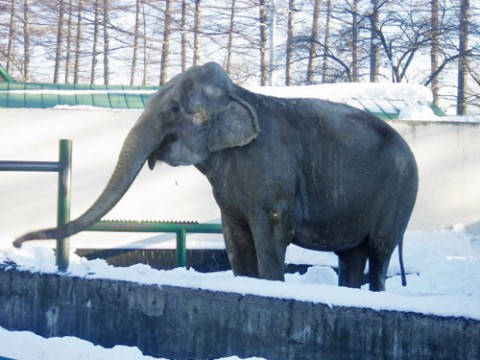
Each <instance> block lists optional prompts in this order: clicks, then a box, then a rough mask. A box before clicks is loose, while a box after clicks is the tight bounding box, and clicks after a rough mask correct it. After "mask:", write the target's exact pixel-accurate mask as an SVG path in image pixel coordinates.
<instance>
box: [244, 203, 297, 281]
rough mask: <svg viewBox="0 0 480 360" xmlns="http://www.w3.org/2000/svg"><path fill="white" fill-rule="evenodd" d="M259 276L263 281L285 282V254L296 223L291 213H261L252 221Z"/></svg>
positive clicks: (277, 211) (270, 211) (273, 211)
mask: <svg viewBox="0 0 480 360" xmlns="http://www.w3.org/2000/svg"><path fill="white" fill-rule="evenodd" d="M250 228H251V230H252V234H253V238H254V242H255V250H256V253H257V263H258V276H259V277H260V278H261V279H269V280H281V281H284V280H285V252H286V250H287V246H288V244H290V242H291V240H292V238H293V235H294V221H293V218H292V216H291V214H290V212H289V211H282V210H277V209H271V210H268V211H264V210H262V211H259V212H257V213H256V214H255V216H254V217H253V218H251V219H250Z"/></svg>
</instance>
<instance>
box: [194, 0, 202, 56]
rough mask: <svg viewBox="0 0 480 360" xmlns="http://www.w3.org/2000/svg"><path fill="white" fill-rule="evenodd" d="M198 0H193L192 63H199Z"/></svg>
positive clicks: (199, 20) (199, 21) (200, 19)
mask: <svg viewBox="0 0 480 360" xmlns="http://www.w3.org/2000/svg"><path fill="white" fill-rule="evenodd" d="M201 21H202V18H201V16H200V0H195V24H194V28H193V65H197V64H199V63H200V26H201Z"/></svg>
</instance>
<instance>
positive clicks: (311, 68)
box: [307, 0, 322, 84]
mask: <svg viewBox="0 0 480 360" xmlns="http://www.w3.org/2000/svg"><path fill="white" fill-rule="evenodd" d="M321 4H322V0H315V2H314V5H313V16H312V30H311V34H310V38H311V41H310V47H309V53H308V67H307V84H312V83H313V82H314V76H315V63H316V61H315V60H316V58H317V43H318V30H319V18H320V6H321Z"/></svg>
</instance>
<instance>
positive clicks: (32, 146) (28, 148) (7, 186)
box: [0, 109, 480, 247]
mask: <svg viewBox="0 0 480 360" xmlns="http://www.w3.org/2000/svg"><path fill="white" fill-rule="evenodd" d="M139 115H140V112H139V111H108V110H95V111H81V110H29V109H0V159H2V160H56V159H57V157H58V155H57V152H58V149H57V147H58V145H57V143H58V139H60V138H71V139H73V140H74V149H73V152H74V155H73V161H74V175H73V205H72V206H73V207H72V216H73V217H75V216H77V215H80V214H81V213H82V212H83V211H84V210H86V209H87V208H88V206H90V205H91V204H92V203H93V201H94V200H95V199H96V197H97V196H98V194H99V193H100V192H101V190H102V189H103V187H104V186H105V184H106V182H107V180H108V178H109V176H110V174H111V171H112V170H113V166H114V164H115V162H116V158H117V155H118V152H119V150H120V147H121V144H122V142H123V139H124V137H125V135H126V133H127V132H128V130H129V129H130V128H131V126H132V125H133V124H134V122H135V120H136V119H137V118H138V116H139ZM390 124H391V125H392V126H394V127H395V128H396V129H397V130H398V131H399V132H400V133H401V134H402V135H403V136H404V137H405V139H406V140H407V142H408V143H409V144H410V146H411V147H412V149H413V151H414V153H415V156H416V158H417V162H418V167H419V171H420V192H419V196H418V201H417V205H416V208H415V210H414V214H413V218H412V220H411V223H410V226H409V229H410V230H427V231H431V230H438V229H441V228H444V227H447V226H451V225H454V224H457V223H463V224H464V225H466V226H467V229H468V230H470V231H473V232H476V233H480V186H478V184H480V166H479V162H480V141H478V139H480V124H471V123H440V122H404V121H392V122H390ZM55 198H56V174H38V173H35V174H31V173H30V174H27V173H2V174H1V176H0V199H1V202H0V236H6V235H8V236H18V235H20V234H22V233H24V232H25V231H28V230H35V229H38V228H40V227H45V226H52V225H54V224H55V221H56V220H55ZM108 217H109V218H122V219H152V220H197V221H200V222H212V221H214V222H218V221H219V218H220V212H219V210H218V208H217V207H216V205H215V202H214V200H213V197H212V195H211V189H210V185H209V184H208V182H207V181H206V179H205V178H204V177H203V176H202V175H201V174H200V173H199V172H198V171H197V170H196V169H195V168H193V167H179V168H171V167H169V166H167V165H160V166H157V168H156V169H155V170H154V173H152V172H150V171H149V170H148V169H144V170H142V172H141V173H140V175H139V178H138V179H137V180H136V182H135V183H134V185H133V186H132V188H131V189H130V190H129V192H128V193H127V195H126V196H125V197H124V198H123V199H122V200H121V202H120V203H119V204H118V205H117V206H116V207H115V209H114V210H113V211H112V212H111V213H110V214H109V215H108ZM145 237H146V235H144V234H124V235H122V241H123V244H130V245H131V244H132V243H135V242H139V241H142V240H141V239H143V238H145ZM209 237H211V235H209ZM115 238H116V239H118V234H109V233H83V234H80V235H78V236H76V237H75V241H78V243H81V244H82V246H86V247H98V244H99V243H106V241H107V240H108V239H115ZM152 238H154V239H153V240H156V241H157V240H158V241H163V240H167V239H171V238H172V236H164V235H160V236H155V237H152ZM75 244H76V243H75V242H74V246H75Z"/></svg>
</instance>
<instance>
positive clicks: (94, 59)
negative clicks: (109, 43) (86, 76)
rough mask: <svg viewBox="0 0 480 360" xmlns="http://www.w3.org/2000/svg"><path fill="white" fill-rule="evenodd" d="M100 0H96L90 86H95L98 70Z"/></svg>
mask: <svg viewBox="0 0 480 360" xmlns="http://www.w3.org/2000/svg"><path fill="white" fill-rule="evenodd" d="M99 1H100V0H95V2H94V6H95V20H94V23H93V46H92V67H91V70H90V84H91V85H94V84H95V71H96V70H97V44H98V26H99V24H98V22H99V16H100V14H99V12H100V11H99V6H100V5H99V4H98V2H99Z"/></svg>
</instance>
